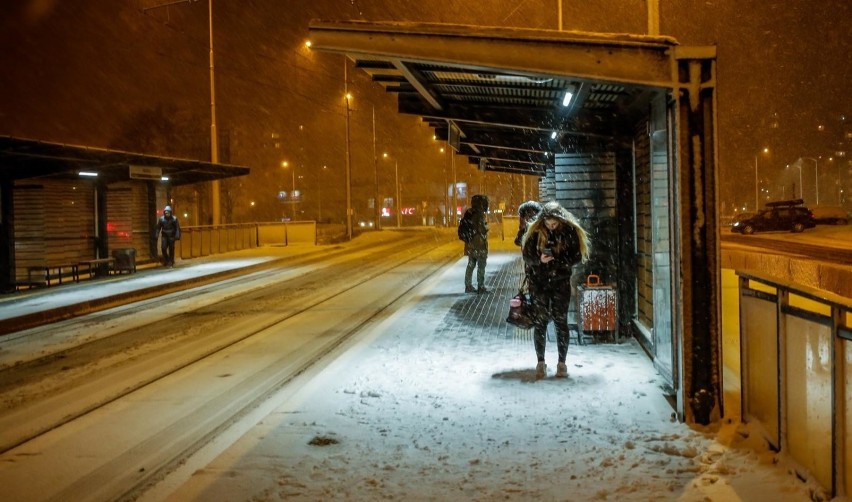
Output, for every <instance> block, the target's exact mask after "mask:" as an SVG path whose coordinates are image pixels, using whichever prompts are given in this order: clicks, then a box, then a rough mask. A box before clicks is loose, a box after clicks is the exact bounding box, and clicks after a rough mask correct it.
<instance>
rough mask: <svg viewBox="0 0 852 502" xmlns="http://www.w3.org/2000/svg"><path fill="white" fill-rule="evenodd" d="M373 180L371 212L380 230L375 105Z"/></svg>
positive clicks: (380, 213)
mask: <svg viewBox="0 0 852 502" xmlns="http://www.w3.org/2000/svg"><path fill="white" fill-rule="evenodd" d="M373 181H374V182H375V184H376V193H375V195H374V197H375V198H374V200H373V206H374V207H373V213H374V215H375V216H374V217H375V218H376V230H380V229H381V228H382V227H381V220H382V212H381V209H380V208H379V159H378V158H376V106H375V105H373Z"/></svg>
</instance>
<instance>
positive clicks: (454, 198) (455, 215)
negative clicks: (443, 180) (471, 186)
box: [447, 141, 459, 226]
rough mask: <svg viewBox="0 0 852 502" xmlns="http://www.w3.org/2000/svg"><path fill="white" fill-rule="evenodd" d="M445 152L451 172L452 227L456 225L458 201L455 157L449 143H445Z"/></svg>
mask: <svg viewBox="0 0 852 502" xmlns="http://www.w3.org/2000/svg"><path fill="white" fill-rule="evenodd" d="M447 150H449V151H450V166H451V167H452V171H453V209H452V211H453V226H455V225H457V224H458V215H457V214H456V208H457V207H459V200H458V196H457V194H456V192H457V190H456V188H457V187H458V182H457V181H456V156H455V155H454V154H453V148H452V147H451V146H450V143H449V141H448V142H447Z"/></svg>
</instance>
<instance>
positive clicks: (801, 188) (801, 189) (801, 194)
mask: <svg viewBox="0 0 852 502" xmlns="http://www.w3.org/2000/svg"><path fill="white" fill-rule="evenodd" d="M799 198H800V199H804V198H805V187H804V185H802V165H801V164H799Z"/></svg>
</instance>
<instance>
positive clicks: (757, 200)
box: [754, 147, 769, 213]
mask: <svg viewBox="0 0 852 502" xmlns="http://www.w3.org/2000/svg"><path fill="white" fill-rule="evenodd" d="M762 152H763V153H769V148H767V147H764V148H763V150H762ZM758 208H760V181H759V178H758V176H757V155H755V156H754V212H755V213H756V212H757V210H758Z"/></svg>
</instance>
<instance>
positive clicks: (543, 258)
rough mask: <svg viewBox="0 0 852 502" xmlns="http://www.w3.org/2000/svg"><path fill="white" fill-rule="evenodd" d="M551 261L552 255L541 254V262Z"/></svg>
mask: <svg viewBox="0 0 852 502" xmlns="http://www.w3.org/2000/svg"><path fill="white" fill-rule="evenodd" d="M552 261H553V255H549V254H544V253H542V254H541V262H542V263H550V262H552Z"/></svg>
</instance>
